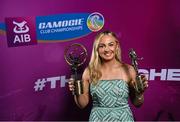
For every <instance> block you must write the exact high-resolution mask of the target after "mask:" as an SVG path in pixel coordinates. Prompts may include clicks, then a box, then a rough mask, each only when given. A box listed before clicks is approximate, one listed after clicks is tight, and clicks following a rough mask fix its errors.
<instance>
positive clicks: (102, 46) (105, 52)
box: [98, 35, 118, 61]
mask: <svg viewBox="0 0 180 122" xmlns="http://www.w3.org/2000/svg"><path fill="white" fill-rule="evenodd" d="M117 48H118V44H117V40H116V38H115V37H113V36H112V35H104V36H103V37H102V38H101V40H100V41H99V44H98V53H99V56H100V57H101V59H102V61H110V60H115V55H116V51H117Z"/></svg>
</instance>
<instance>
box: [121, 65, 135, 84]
mask: <svg viewBox="0 0 180 122" xmlns="http://www.w3.org/2000/svg"><path fill="white" fill-rule="evenodd" d="M122 67H123V69H124V71H125V72H126V73H127V75H128V79H129V80H130V81H131V80H134V78H135V76H136V71H135V70H134V67H133V66H132V65H130V64H126V63H123V64H122Z"/></svg>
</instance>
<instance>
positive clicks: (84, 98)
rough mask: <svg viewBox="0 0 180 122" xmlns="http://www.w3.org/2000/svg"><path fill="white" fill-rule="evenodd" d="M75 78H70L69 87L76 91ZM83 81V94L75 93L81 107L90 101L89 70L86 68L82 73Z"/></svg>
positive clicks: (75, 98)
mask: <svg viewBox="0 0 180 122" xmlns="http://www.w3.org/2000/svg"><path fill="white" fill-rule="evenodd" d="M73 82H74V81H73V79H70V82H69V89H70V91H74V84H73ZM82 83H83V94H81V95H74V100H75V103H76V104H77V106H78V107H79V108H81V109H83V108H85V107H86V106H87V105H88V103H89V71H88V69H87V68H86V69H85V70H84V72H83V75H82Z"/></svg>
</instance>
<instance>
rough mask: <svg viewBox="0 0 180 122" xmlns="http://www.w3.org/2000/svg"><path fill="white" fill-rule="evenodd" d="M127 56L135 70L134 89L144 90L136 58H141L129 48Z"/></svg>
mask: <svg viewBox="0 0 180 122" xmlns="http://www.w3.org/2000/svg"><path fill="white" fill-rule="evenodd" d="M129 56H130V58H131V61H132V66H133V67H134V69H135V71H136V81H137V82H136V83H135V86H134V87H135V90H136V91H137V92H138V93H140V92H142V91H143V90H144V86H143V83H142V78H141V74H139V72H138V62H137V61H138V60H142V59H143V58H138V57H137V55H136V52H135V51H134V50H133V49H131V50H130V52H129Z"/></svg>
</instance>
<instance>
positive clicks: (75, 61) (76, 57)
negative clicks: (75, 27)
mask: <svg viewBox="0 0 180 122" xmlns="http://www.w3.org/2000/svg"><path fill="white" fill-rule="evenodd" d="M64 58H65V60H66V62H67V64H68V65H70V67H71V71H72V74H73V75H72V76H71V77H72V78H74V86H75V89H74V92H73V95H80V94H83V83H82V80H81V79H79V78H78V67H80V66H81V65H82V64H84V62H85V61H86V59H87V50H86V48H85V47H84V46H83V45H82V44H79V43H74V44H71V45H70V46H68V47H67V48H66V49H65V52H64Z"/></svg>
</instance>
